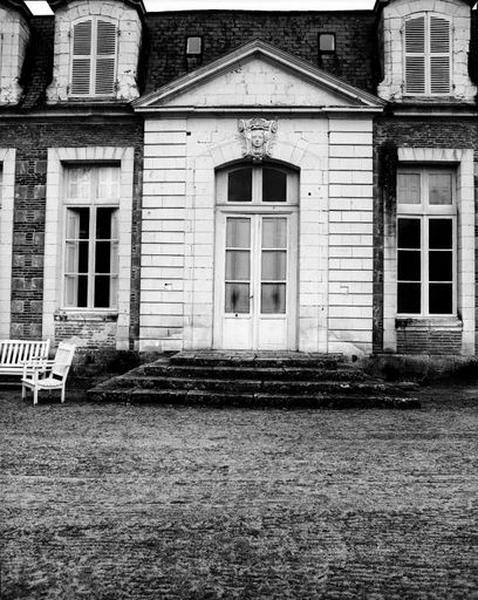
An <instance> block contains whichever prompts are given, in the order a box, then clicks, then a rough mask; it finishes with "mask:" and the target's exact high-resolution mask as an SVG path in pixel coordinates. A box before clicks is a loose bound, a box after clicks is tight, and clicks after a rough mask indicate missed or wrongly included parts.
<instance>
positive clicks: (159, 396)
mask: <svg viewBox="0 0 478 600" xmlns="http://www.w3.org/2000/svg"><path fill="white" fill-rule="evenodd" d="M88 398H89V400H91V401H93V402H95V401H96V402H105V401H110V402H127V403H133V404H136V403H138V404H140V403H145V404H146V403H147V404H164V405H173V406H174V405H175V406H194V407H210V408H250V409H262V408H277V409H336V410H338V409H350V408H353V409H370V408H378V409H381V408H397V409H409V408H419V406H420V405H419V402H418V400H417V399H416V398H413V397H406V398H403V397H397V396H394V395H388V396H387V395H379V396H373V395H370V394H355V395H348V394H340V393H339V392H338V393H336V394H329V393H324V394H310V395H305V396H290V395H284V394H270V393H267V394H266V393H241V394H237V393H227V394H226V393H212V392H209V391H204V390H193V389H191V390H173V389H168V390H144V389H137V388H130V389H119V390H118V389H116V390H106V389H103V390H100V389H99V387H98V388H96V389H93V390H90V391H89V392H88Z"/></svg>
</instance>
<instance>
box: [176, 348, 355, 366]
mask: <svg viewBox="0 0 478 600" xmlns="http://www.w3.org/2000/svg"><path fill="white" fill-rule="evenodd" d="M169 362H170V364H171V365H189V366H201V367H208V366H209V367H213V366H216V367H219V366H223V367H264V368H267V367H272V368H283V367H301V368H302V367H306V368H307V367H308V368H314V367H315V368H322V369H327V368H328V369H336V368H337V367H338V366H339V365H340V364H347V359H345V358H344V356H343V355H341V354H319V353H306V352H285V353H284V352H261V353H256V352H230V353H229V352H219V351H217V352H214V351H211V352H203V351H201V352H179V353H178V354H175V355H173V356H171V357H170V359H169Z"/></svg>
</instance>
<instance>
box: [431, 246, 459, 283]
mask: <svg viewBox="0 0 478 600" xmlns="http://www.w3.org/2000/svg"><path fill="white" fill-rule="evenodd" d="M429 261H430V266H429V278H430V281H452V280H453V253H452V252H430V254H429Z"/></svg>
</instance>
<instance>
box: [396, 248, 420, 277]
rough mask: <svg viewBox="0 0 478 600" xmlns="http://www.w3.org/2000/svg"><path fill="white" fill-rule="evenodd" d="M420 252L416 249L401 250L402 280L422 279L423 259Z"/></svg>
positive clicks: (399, 273) (399, 255)
mask: <svg viewBox="0 0 478 600" xmlns="http://www.w3.org/2000/svg"><path fill="white" fill-rule="evenodd" d="M420 254H421V253H420V252H417V251H415V250H413V251H412V250H399V252H398V279H399V280H400V281H420V279H421V261H420Z"/></svg>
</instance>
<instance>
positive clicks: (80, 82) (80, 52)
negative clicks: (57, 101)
mask: <svg viewBox="0 0 478 600" xmlns="http://www.w3.org/2000/svg"><path fill="white" fill-rule="evenodd" d="M91 32H92V21H91V20H90V21H82V22H81V23H78V24H77V25H75V26H74V27H73V57H72V68H71V93H72V94H73V95H74V96H82V95H88V94H89V93H90V79H91Z"/></svg>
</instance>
